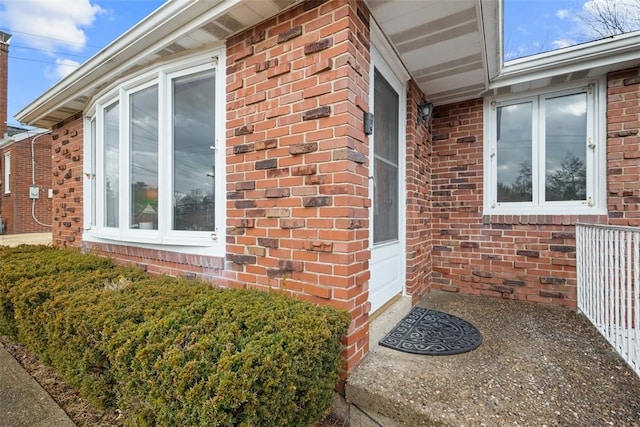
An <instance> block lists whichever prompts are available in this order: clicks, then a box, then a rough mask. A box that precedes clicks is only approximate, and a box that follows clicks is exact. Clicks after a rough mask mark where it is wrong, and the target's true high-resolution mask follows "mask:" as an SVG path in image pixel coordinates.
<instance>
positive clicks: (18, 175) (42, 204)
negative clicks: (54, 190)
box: [0, 135, 51, 234]
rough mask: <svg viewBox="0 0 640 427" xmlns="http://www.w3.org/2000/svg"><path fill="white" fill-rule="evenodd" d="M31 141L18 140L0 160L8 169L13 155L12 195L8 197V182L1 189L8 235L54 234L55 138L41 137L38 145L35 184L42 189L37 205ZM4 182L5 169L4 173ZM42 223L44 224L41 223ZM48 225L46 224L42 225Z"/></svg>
mask: <svg viewBox="0 0 640 427" xmlns="http://www.w3.org/2000/svg"><path fill="white" fill-rule="evenodd" d="M31 140H32V138H27V139H24V140H21V141H17V142H15V143H13V144H11V145H10V146H8V147H6V148H4V149H3V150H0V159H2V160H1V161H2V162H3V166H4V154H5V153H7V152H10V153H11V193H9V194H5V192H4V183H3V184H2V188H1V189H0V197H1V198H2V204H1V205H0V206H1V209H0V216H1V217H2V222H3V223H4V225H5V227H6V228H5V233H8V234H17V233H46V232H50V231H51V227H47V226H46V225H51V199H49V198H48V195H47V190H48V189H50V188H51V137H50V136H49V135H42V136H37V137H36V139H35V144H34V155H35V183H36V186H37V187H39V188H40V198H39V199H37V200H36V202H35V210H34V214H35V217H36V220H37V221H36V220H34V219H33V216H32V205H33V201H32V199H30V198H29V187H31V185H32V183H33V181H32V162H31ZM2 174H3V176H2V179H3V180H4V170H3V171H2ZM38 222H40V223H41V224H39V223H38ZM42 224H46V225H42Z"/></svg>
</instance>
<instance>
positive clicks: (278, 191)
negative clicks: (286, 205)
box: [264, 188, 291, 198]
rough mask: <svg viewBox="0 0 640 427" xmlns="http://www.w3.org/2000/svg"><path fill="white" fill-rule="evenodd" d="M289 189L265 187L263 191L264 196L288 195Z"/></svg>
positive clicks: (277, 196)
mask: <svg viewBox="0 0 640 427" xmlns="http://www.w3.org/2000/svg"><path fill="white" fill-rule="evenodd" d="M290 194H291V191H290V190H289V189H288V188H267V189H266V190H265V191H264V196H265V197H266V198H279V197H289V195H290Z"/></svg>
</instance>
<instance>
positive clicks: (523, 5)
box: [503, 0, 640, 61]
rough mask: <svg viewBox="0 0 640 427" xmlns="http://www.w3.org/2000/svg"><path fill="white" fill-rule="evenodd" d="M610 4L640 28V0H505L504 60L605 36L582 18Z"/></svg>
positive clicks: (632, 24)
mask: <svg viewBox="0 0 640 427" xmlns="http://www.w3.org/2000/svg"><path fill="white" fill-rule="evenodd" d="M607 4H608V5H610V6H611V7H612V8H613V9H614V10H615V12H617V13H618V14H619V15H620V16H621V18H622V19H623V20H625V23H626V24H627V25H628V26H629V27H630V29H633V30H637V29H639V28H640V0H505V8H504V16H505V17H504V20H505V28H504V49H503V51H504V60H505V61H509V60H511V59H516V58H520V57H524V56H529V55H533V54H536V53H540V52H546V51H550V50H555V49H561V48H564V47H568V46H572V45H576V44H579V43H585V42H588V41H592V40H597V39H599V38H602V36H601V35H599V34H598V33H597V32H595V31H594V30H593V28H591V27H590V26H589V25H587V24H586V23H585V19H581V18H586V17H588V16H589V14H592V15H593V11H594V10H597V9H598V8H600V9H602V7H605V6H607Z"/></svg>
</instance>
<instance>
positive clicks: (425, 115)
mask: <svg viewBox="0 0 640 427" xmlns="http://www.w3.org/2000/svg"><path fill="white" fill-rule="evenodd" d="M432 112H433V103H431V102H429V101H425V102H423V103H422V104H419V105H418V126H420V123H425V124H426V123H427V122H428V121H429V118H430V117H431V113H432Z"/></svg>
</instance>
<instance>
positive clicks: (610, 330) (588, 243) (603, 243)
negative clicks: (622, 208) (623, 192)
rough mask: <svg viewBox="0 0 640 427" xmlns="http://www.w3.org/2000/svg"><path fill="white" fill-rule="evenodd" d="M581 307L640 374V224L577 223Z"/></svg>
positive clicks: (577, 264)
mask: <svg viewBox="0 0 640 427" xmlns="http://www.w3.org/2000/svg"><path fill="white" fill-rule="evenodd" d="M576 258H577V259H576V266H577V270H578V308H579V309H580V310H581V311H582V312H583V313H584V314H585V315H586V316H587V318H588V319H589V320H590V321H591V322H592V323H593V324H594V325H595V327H596V328H597V329H598V331H600V333H601V334H602V335H604V337H605V338H606V339H607V341H609V343H611V345H613V347H614V348H615V349H616V351H617V352H618V353H619V354H620V355H621V356H622V358H623V359H624V360H625V361H626V362H627V363H628V364H629V366H630V367H631V369H633V370H634V371H635V372H636V374H637V375H638V376H640V228H637V227H613V226H602V225H589V224H578V225H577V226H576Z"/></svg>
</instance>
